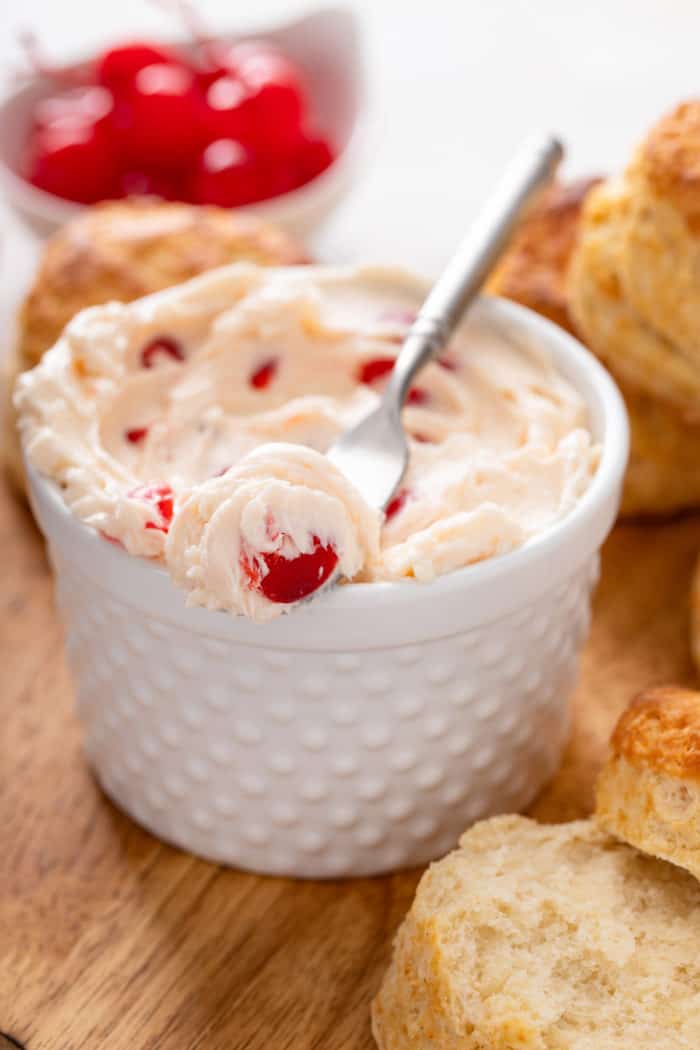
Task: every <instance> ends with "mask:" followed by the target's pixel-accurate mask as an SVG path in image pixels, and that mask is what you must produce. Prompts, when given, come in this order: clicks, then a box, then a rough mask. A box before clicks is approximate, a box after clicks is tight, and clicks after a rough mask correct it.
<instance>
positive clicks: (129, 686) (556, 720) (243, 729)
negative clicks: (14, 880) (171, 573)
mask: <svg viewBox="0 0 700 1050" xmlns="http://www.w3.org/2000/svg"><path fill="white" fill-rule="evenodd" d="M476 309H477V310H478V312H479V313H481V315H482V316H483V317H486V318H487V319H489V320H490V321H491V322H492V323H493V324H497V325H499V326H501V327H504V326H505V327H508V328H512V329H513V330H514V332H515V333H516V334H517V333H520V334H521V335H525V336H528V335H529V336H530V337H532V338H534V339H536V340H537V341H539V342H540V343H544V344H545V345H546V346H547V347H548V348H549V350H550V352H551V353H552V355H553V356H554V359H555V361H556V362H557V364H558V366H559V368H560V370H561V371H562V372H563V373H564V374H565V375H566V376H567V377H568V378H569V379H570V381H572V382H573V383H574V385H575V386H576V387H577V388H578V389H579V390H580V391H581V393H582V394H583V396H584V397H585V399H586V401H587V403H588V406H589V412H590V419H591V426H592V428H593V431H594V433H595V435H596V437H597V438H598V440H600V442H601V445H602V450H603V451H602V458H601V463H600V466H599V469H598V471H597V473H596V476H595V478H594V479H593V482H592V483H591V486H590V488H589V489H588V491H587V493H586V495H585V496H584V498H583V499H582V500H581V502H580V503H579V505H578V506H577V507H576V509H575V510H574V511H573V513H572V514H570V515H569V516H568V517H567V518H566V519H565V520H564V521H562V522H561V523H559V524H558V525H557V526H556V527H555V528H553V529H551V530H550V531H549V532H547V533H546V534H545V535H543V536H541V537H539V538H538V539H537V540H535V541H533V542H531V543H530V544H528V545H527V546H526V547H524V548H522V549H520V550H518V551H515V552H513V553H512V554H509V555H505V556H502V557H500V558H494V559H491V560H489V561H486V562H482V563H481V564H479V565H475V566H471V567H469V568H467V569H462V570H459V571H458V572H454V573H450V574H449V575H446V576H443V577H440V578H438V579H436V580H435V581H433V582H432V583H428V584H418V583H414V582H409V581H406V582H402V583H378V584H348V585H346V586H343V587H339V588H336V590H335V591H334V592H333V593H331V594H329V595H328V596H324V597H323V598H321V599H319V600H318V601H317V602H313V603H310V604H308V605H307V606H304V607H302V608H301V609H299V610H296V611H294V612H293V613H292V614H290V615H288V616H285V617H282V618H280V619H278V620H276V621H273V622H272V623H269V624H264V625H257V624H252V623H250V622H248V621H247V620H244V619H242V618H236V617H233V616H229V615H227V614H225V613H216V612H210V611H207V610H203V609H191V608H187V607H185V605H184V601H183V597H182V594H181V593H180V592H179V591H178V590H177V589H176V588H175V587H174V585H173V584H172V583H171V582H170V579H169V578H168V576H167V575H166V573H165V572H164V571H163V570H162V569H161V568H159V567H158V566H157V565H154V564H152V563H149V562H147V561H145V560H141V559H137V558H133V557H130V556H129V555H128V554H126V553H124V552H123V551H120V550H118V549H116V548H114V547H113V546H112V545H110V544H108V543H105V542H104V541H103V540H102V539H100V537H99V536H98V535H97V534H96V533H95V532H93V531H92V530H90V529H89V528H87V527H85V526H84V525H82V524H81V523H80V522H78V521H77V520H76V519H74V518H72V517H71V515H70V514H69V513H68V511H67V510H66V509H65V507H64V505H63V502H62V499H61V495H60V492H59V491H58V490H57V489H56V487H55V486H54V485H53V483H51V482H49V481H47V480H46V479H43V478H41V477H39V476H38V475H37V474H36V473H35V472H34V471H33V470H32V469H31V468H30V469H29V480H30V485H31V492H32V499H33V504H34V508H35V513H36V515H37V518H38V520H39V523H40V525H41V527H42V529H43V531H44V533H45V535H46V536H47V538H48V541H49V550H50V554H51V559H52V562H53V565H54V569H55V574H56V578H57V584H58V587H57V593H58V600H59V605H60V607H61V611H62V614H63V616H64V619H65V623H66V634H67V647H68V652H69V656H70V661H71V664H72V668H73V672H74V677H75V683H76V688H77V700H78V710H79V713H80V717H81V719H82V722H83V724H84V727H85V735H86V748H87V753H88V757H89V760H90V762H91V764H92V765H93V767H94V769H95V772H96V773H97V776H98V778H99V780H100V782H101V784H102V786H103V787H104V790H105V791H106V793H107V794H108V795H109V796H110V797H111V798H112V799H113V800H114V801H115V802H116V803H117V804H118V805H120V806H121V807H122V808H123V809H125V810H126V811H127V813H129V814H130V815H131V816H132V817H133V818H134V819H135V820H137V821H138V822H139V823H141V824H143V825H144V826H145V827H146V828H149V829H150V830H151V831H152V832H154V833H155V834H156V835H159V836H160V837H162V838H163V839H165V840H167V841H168V842H172V843H175V844H176V845H178V846H181V847H182V848H184V849H187V850H190V851H192V852H193V853H197V854H200V855H201V856H204V857H207V858H210V859H212V860H216V861H221V862H223V863H226V864H231V865H235V866H237V867H241V868H246V869H250V870H253V871H258V872H265V873H271V874H283V875H296V876H306V877H339V876H350V875H369V874H376V873H379V872H385V871H389V870H392V869H396V868H402V867H406V866H409V865H415V864H423V863H425V862H426V861H428V860H430V859H431V858H433V857H435V856H438V855H440V854H442V853H444V852H445V851H446V850H448V849H449V848H450V847H452V846H453V845H454V843H455V841H456V839H457V837H458V835H459V834H460V833H461V832H462V831H463V830H464V828H465V827H466V826H467V825H469V824H470V823H471V822H472V821H474V820H476V819H478V818H481V817H484V816H487V815H491V814H494V813H497V812H503V811H507V810H518V809H522V808H523V807H524V806H526V805H527V804H528V803H529V802H530V801H531V800H532V799H533V797H534V796H535V794H536V793H537V791H538V790H539V789H540V788H541V786H542V785H543V784H544V782H545V781H546V780H547V779H548V778H549V777H550V776H551V775H552V773H553V772H554V771H555V769H556V767H557V764H558V762H559V759H560V755H561V750H562V747H563V745H564V743H565V740H566V737H567V727H568V717H567V712H568V703H567V700H568V696H569V693H570V690H571V687H572V684H573V681H574V678H575V673H576V666H577V654H578V649H579V647H580V645H581V642H582V641H583V639H584V637H585V635H586V631H587V627H588V621H589V599H590V594H591V590H592V588H593V585H594V583H595V579H596V574H597V568H598V550H599V547H600V545H601V543H602V541H603V539H604V538H605V536H606V535H607V533H608V531H609V529H610V527H611V525H612V522H613V520H614V518H615V515H616V512H617V507H618V502H619V495H620V487H621V482H622V477H623V473H624V467H625V462H626V456H627V425H626V417H625V412H624V407H623V405H622V402H621V399H620V396H619V394H618V393H617V390H616V388H615V386H614V384H613V383H612V381H611V380H610V378H609V377H608V375H607V373H606V372H605V371H604V370H603V369H602V368H601V367H600V365H598V363H597V362H596V361H595V360H594V358H593V357H592V356H591V355H590V354H588V353H587V351H585V350H584V349H583V348H582V347H581V346H579V344H577V343H576V341H575V340H574V339H572V338H571V337H570V336H568V335H567V334H566V333H564V332H562V331H561V330H560V329H558V328H556V327H555V326H554V325H552V324H550V323H549V322H547V321H543V320H542V319H541V318H539V317H537V316H536V315H534V314H531V313H530V312H529V311H526V310H523V309H522V308H520V307H516V306H514V305H512V304H506V303H503V302H500V301H498V300H481V301H480V302H479V304H478V305H477V307H476Z"/></svg>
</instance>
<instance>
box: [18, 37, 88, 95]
mask: <svg viewBox="0 0 700 1050" xmlns="http://www.w3.org/2000/svg"><path fill="white" fill-rule="evenodd" d="M17 43H18V44H19V46H20V48H21V49H22V51H23V53H24V58H25V60H26V62H27V64H28V65H29V69H28V70H27V69H18V70H17V71H16V72H15V77H16V78H17V79H19V80H27V79H28V78H29V77H32V76H40V77H46V78H47V79H48V80H53V81H55V82H56V83H57V84H63V85H68V84H78V83H81V82H82V78H81V76H80V74H78V73H75V72H74V71H73V70H67V69H59V68H58V67H57V66H54V65H52V64H51V63H50V62H49V60H48V59H47V58H46V55H45V53H44V49H43V47H42V45H41V43H40V41H39V37H38V35H37V34H36V33H35V32H34V30H33V29H22V30H20V31H19V33H18V34H17Z"/></svg>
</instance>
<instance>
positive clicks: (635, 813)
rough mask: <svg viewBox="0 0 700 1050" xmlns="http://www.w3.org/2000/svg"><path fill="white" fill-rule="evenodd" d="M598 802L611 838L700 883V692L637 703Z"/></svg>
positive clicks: (619, 735) (657, 693)
mask: <svg viewBox="0 0 700 1050" xmlns="http://www.w3.org/2000/svg"><path fill="white" fill-rule="evenodd" d="M596 795H597V797H596V817H597V819H598V821H599V823H600V824H601V825H602V826H603V827H604V828H605V829H606V830H607V831H609V832H610V833H611V834H613V835H615V836H616V837H617V838H619V839H622V840H623V841H624V842H628V843H629V844H630V845H632V846H635V847H636V848H637V849H640V850H644V852H645V853H649V854H650V855H652V856H654V857H660V858H661V859H662V860H667V861H670V862H671V863H672V864H677V865H678V866H679V867H681V868H686V869H687V870H688V871H689V872H691V874H693V875H694V876H695V877H696V878H699V879H700V693H696V692H692V691H691V690H689V689H679V688H676V687H673V686H664V687H660V688H657V689H649V690H647V691H646V692H644V693H642V694H641V695H640V696H639V697H638V698H637V699H636V700H635V701H633V703H632V704H631V705H630V706H629V707H628V709H627V710H626V711H625V712H624V714H623V715H622V717H621V718H620V720H619V722H618V723H617V726H616V728H615V732H614V733H613V736H612V740H611V755H610V757H609V758H608V760H607V762H606V764H605V766H604V767H603V770H602V771H601V774H600V777H599V779H598V785H597V793H596Z"/></svg>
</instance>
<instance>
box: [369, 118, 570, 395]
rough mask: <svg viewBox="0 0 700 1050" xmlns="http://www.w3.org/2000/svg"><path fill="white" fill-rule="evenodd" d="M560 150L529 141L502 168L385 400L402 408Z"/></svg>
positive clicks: (413, 331) (554, 144)
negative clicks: (415, 380) (415, 377)
mask: <svg viewBox="0 0 700 1050" xmlns="http://www.w3.org/2000/svg"><path fill="white" fill-rule="evenodd" d="M562 155H563V149H562V146H561V144H560V143H559V142H558V141H557V139H555V138H553V137H551V136H549V135H548V136H545V137H543V138H537V139H534V140H531V141H529V142H528V143H526V145H525V146H524V147H523V149H522V150H521V152H520V153H518V154H517V156H516V157H515V159H514V160H513V161H512V163H511V164H510V165H509V166H508V168H507V169H506V173H505V175H504V177H503V179H502V180H501V181H500V182H499V184H498V186H497V187H496V189H495V191H494V193H493V194H492V195H491V197H490V198H489V199H488V201H487V203H486V206H485V207H484V208H483V210H482V211H481V212H480V214H479V217H478V218H477V220H476V222H475V223H474V225H473V226H472V227H471V229H470V230H469V232H468V233H467V235H466V237H465V238H464V240H463V241H462V243H461V244H460V246H459V248H458V249H457V251H456V252H455V254H454V255H453V256H452V259H451V260H450V262H449V263H448V264H447V267H446V268H445V270H444V271H443V273H442V275H441V276H440V278H439V280H438V281H437V283H436V284H435V285H434V286H433V289H432V291H431V292H430V294H429V295H428V297H427V299H426V300H425V302H424V303H423V305H422V307H421V309H420V310H419V312H418V316H417V317H416V320H415V321H414V323H413V324H412V325H411V328H410V329H409V332H408V334H407V336H406V339H405V341H404V344H403V346H402V348H401V352H400V353H399V356H398V357H397V359H396V363H395V365H394V368H393V371H392V374H391V378H390V381H389V384H388V386H387V390H386V395H385V397H386V400H388V401H392V402H394V403H395V404H398V407H399V408H400V407H401V405H402V404H403V402H404V400H405V398H406V394H407V393H408V389H409V387H410V385H411V382H412V380H413V377H414V376H415V374H416V372H417V371H418V370H419V369H420V368H422V367H423V365H425V364H427V362H428V361H429V360H430V359H431V358H432V357H434V356H435V354H437V353H438V352H439V351H440V350H441V349H442V348H443V347H444V345H445V343H446V342H447V340H448V339H449V337H450V335H451V334H452V331H453V330H454V328H455V326H456V325H457V323H458V321H459V320H460V318H461V317H462V314H463V313H464V311H465V310H466V308H467V306H468V305H469V303H470V302H471V301H472V299H473V298H474V297H475V295H476V294H477V292H478V291H479V289H480V288H481V286H482V284H483V283H484V281H485V280H486V277H487V276H488V274H489V271H490V270H491V268H492V267H493V264H494V263H495V262H496V260H497V259H498V257H499V255H500V254H501V253H502V251H503V249H504V248H505V246H506V243H507V241H508V239H509V238H510V236H511V234H512V233H513V231H514V229H515V227H516V226H517V224H518V221H519V220H520V218H521V217H522V214H523V212H524V211H525V209H526V207H527V206H528V204H529V203H530V202H531V201H532V198H533V197H534V195H535V194H536V192H537V191H538V190H540V189H541V188H542V186H543V185H544V184H545V183H546V182H547V181H548V180H549V179H551V177H552V175H553V174H554V172H555V170H556V167H557V164H558V163H559V161H560V160H561V158H562Z"/></svg>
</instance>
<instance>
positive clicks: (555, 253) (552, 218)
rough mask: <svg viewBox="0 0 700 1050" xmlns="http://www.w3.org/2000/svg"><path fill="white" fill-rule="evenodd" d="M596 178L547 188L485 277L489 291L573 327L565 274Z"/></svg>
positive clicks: (564, 326) (557, 322)
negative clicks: (501, 256)
mask: <svg viewBox="0 0 700 1050" xmlns="http://www.w3.org/2000/svg"><path fill="white" fill-rule="evenodd" d="M598 182H600V179H597V178H586V179H577V180H576V181H575V182H570V183H554V184H553V185H552V186H550V187H548V189H546V190H545V191H544V193H543V194H542V196H541V197H540V199H539V200H538V202H537V204H536V205H535V206H534V207H533V208H532V210H531V211H530V213H529V214H528V215H527V216H526V218H525V219H524V221H523V223H522V224H521V226H520V227H519V229H518V231H517V233H516V234H515V236H514V237H513V240H512V241H511V244H510V246H509V248H508V251H507V252H506V254H505V256H504V257H503V259H502V260H501V262H500V263H499V265H498V267H497V268H496V270H495V271H494V273H493V275H492V277H491V279H490V281H489V285H488V287H489V291H491V292H493V293H494V294H496V295H503V296H505V297H506V298H507V299H514V300H515V301H516V302H519V303H522V304H523V306H529V307H530V309H531V310H536V311H537V313H540V314H543V315H544V316H545V317H548V318H549V319H550V320H551V321H554V322H555V323H556V324H558V325H561V327H562V328H568V329H569V330H570V331H573V323H572V320H571V317H570V315H569V309H568V301H567V291H566V273H567V268H568V265H569V259H570V257H571V253H572V251H573V248H574V245H575V243H576V236H577V232H578V226H579V220H580V216H581V210H582V208H583V203H584V201H585V199H586V197H587V195H588V192H589V190H591V188H592V187H593V186H595V185H596V184H597V183H598Z"/></svg>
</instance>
